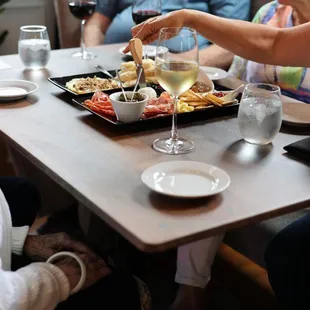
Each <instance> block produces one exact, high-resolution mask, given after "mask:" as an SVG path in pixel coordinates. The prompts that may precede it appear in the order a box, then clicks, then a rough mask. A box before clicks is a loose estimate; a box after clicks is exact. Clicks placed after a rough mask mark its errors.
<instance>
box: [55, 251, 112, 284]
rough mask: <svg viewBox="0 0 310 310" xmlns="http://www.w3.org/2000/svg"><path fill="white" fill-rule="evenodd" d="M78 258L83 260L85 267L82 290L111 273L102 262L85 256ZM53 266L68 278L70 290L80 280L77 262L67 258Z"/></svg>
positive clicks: (79, 269)
mask: <svg viewBox="0 0 310 310" xmlns="http://www.w3.org/2000/svg"><path fill="white" fill-rule="evenodd" d="M79 257H80V258H81V259H82V260H83V262H84V263H85V267H86V280H85V283H84V285H83V288H82V289H86V288H88V287H90V286H92V285H93V284H95V283H96V282H97V281H98V280H100V279H101V278H103V277H105V276H107V275H109V274H110V273H111V270H110V269H109V268H108V267H107V266H106V264H105V262H104V261H103V260H101V259H99V260H98V259H96V260H90V259H89V257H88V256H87V255H85V254H81V255H79ZM55 266H57V267H58V268H59V269H61V270H62V271H63V273H64V274H65V275H66V277H67V278H68V281H69V284H70V288H71V290H72V289H74V288H75V287H76V285H77V284H78V282H79V281H80V278H81V268H80V265H79V264H78V262H77V261H76V260H75V259H74V258H71V257H68V258H64V259H62V260H60V261H58V262H57V263H55Z"/></svg>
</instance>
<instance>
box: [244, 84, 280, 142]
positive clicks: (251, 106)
mask: <svg viewBox="0 0 310 310" xmlns="http://www.w3.org/2000/svg"><path fill="white" fill-rule="evenodd" d="M281 123H282V101H281V90H280V87H278V86H275V85H270V84H263V83H256V84H248V85H247V86H246V87H245V89H244V92H243V95H242V99H241V103H240V107H239V113H238V125H239V130H240V133H241V136H242V137H243V139H244V140H245V141H247V142H249V143H253V144H260V145H265V144H268V143H270V142H272V141H273V139H274V138H275V136H276V135H277V133H278V132H279V130H280V127H281Z"/></svg>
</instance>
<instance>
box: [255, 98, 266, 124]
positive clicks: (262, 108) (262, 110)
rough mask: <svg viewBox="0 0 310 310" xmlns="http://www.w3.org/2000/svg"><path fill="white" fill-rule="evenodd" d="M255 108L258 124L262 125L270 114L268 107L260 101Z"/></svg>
mask: <svg viewBox="0 0 310 310" xmlns="http://www.w3.org/2000/svg"><path fill="white" fill-rule="evenodd" d="M254 110H255V117H256V120H257V122H258V125H261V124H262V122H263V121H264V119H265V117H266V116H267V114H268V109H267V107H266V105H265V104H263V103H259V104H256V105H255V106H254Z"/></svg>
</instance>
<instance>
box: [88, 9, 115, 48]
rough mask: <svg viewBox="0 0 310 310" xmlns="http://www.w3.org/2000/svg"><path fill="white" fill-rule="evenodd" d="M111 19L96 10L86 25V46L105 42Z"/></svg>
mask: <svg viewBox="0 0 310 310" xmlns="http://www.w3.org/2000/svg"><path fill="white" fill-rule="evenodd" d="M110 23H111V19H110V18H108V17H106V16H105V15H103V14H101V13H99V12H96V13H94V14H93V16H92V17H91V18H90V19H89V20H88V21H87V23H86V25H85V44H86V46H97V45H100V44H102V43H103V41H104V35H105V32H106V31H107V29H108V27H109V25H110Z"/></svg>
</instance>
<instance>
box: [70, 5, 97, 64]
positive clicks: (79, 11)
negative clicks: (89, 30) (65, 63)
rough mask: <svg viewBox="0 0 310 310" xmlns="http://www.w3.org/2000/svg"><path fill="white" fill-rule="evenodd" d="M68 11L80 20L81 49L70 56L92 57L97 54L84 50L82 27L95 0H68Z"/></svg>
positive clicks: (94, 6)
mask: <svg viewBox="0 0 310 310" xmlns="http://www.w3.org/2000/svg"><path fill="white" fill-rule="evenodd" d="M68 3H69V9H70V12H71V13H72V14H73V15H74V17H76V18H78V19H80V20H81V51H80V52H78V53H74V54H73V55H72V57H75V58H81V59H93V58H95V57H97V55H95V54H93V53H90V52H88V51H87V50H86V46H85V41H84V27H85V24H86V21H87V20H88V19H89V17H91V16H92V15H93V14H94V13H95V10H96V5H97V0H68Z"/></svg>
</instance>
